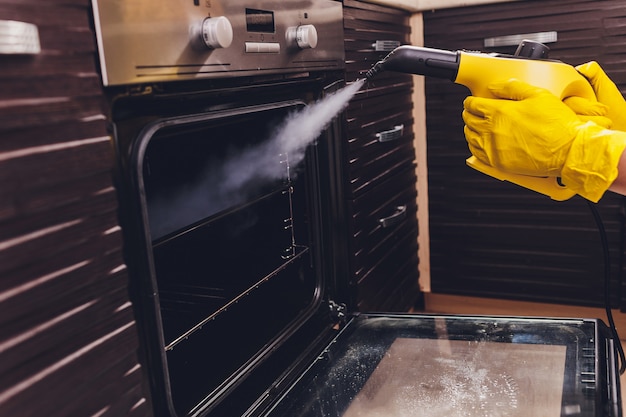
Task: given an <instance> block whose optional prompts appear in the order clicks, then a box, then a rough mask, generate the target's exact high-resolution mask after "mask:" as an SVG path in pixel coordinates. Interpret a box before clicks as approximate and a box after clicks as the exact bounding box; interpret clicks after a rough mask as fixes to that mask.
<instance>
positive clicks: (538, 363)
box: [268, 315, 617, 417]
mask: <svg viewBox="0 0 626 417" xmlns="http://www.w3.org/2000/svg"><path fill="white" fill-rule="evenodd" d="M599 324H601V323H598V322H597V321H594V320H557V319H554V320H552V319H524V318H489V317H476V318H472V317H455V316H412V315H406V316H395V317H393V316H383V315H369V316H365V315H362V316H360V317H357V318H356V319H355V320H353V321H352V322H351V323H350V324H349V325H348V326H346V328H345V329H344V330H343V331H342V333H341V334H340V335H338V337H337V338H336V339H335V340H334V341H333V342H332V343H331V344H330V345H329V346H328V348H327V349H326V350H325V351H324V352H323V353H322V354H321V355H319V358H318V359H317V360H316V361H315V363H314V364H313V365H312V366H311V367H310V368H309V369H308V370H307V372H306V373H305V374H304V375H303V376H302V377H301V378H300V380H299V382H298V383H297V384H295V385H294V387H292V389H291V391H290V392H289V393H288V394H286V396H285V397H284V398H283V399H282V401H280V402H279V403H278V405H277V406H276V407H275V408H274V409H273V410H272V411H271V412H270V413H269V414H268V415H271V416H272V417H278V416H281V417H283V416H290V417H340V416H341V417H355V416H360V417H369V416H371V417H382V416H385V417H400V416H414V417H420V416H427V417H439V416H441V417H450V416H463V417H474V416H476V417H489V416H494V417H496V416H510V417H518V416H519V417H528V416H545V417H560V416H598V417H599V416H607V415H615V414H613V413H611V412H609V411H608V410H609V409H611V407H610V402H611V401H616V400H615V399H616V398H617V396H616V392H613V393H612V394H607V389H606V387H607V382H608V381H610V379H611V378H607V373H606V370H607V365H610V361H607V354H606V352H609V351H610V346H611V344H610V343H605V342H607V340H606V339H605V338H604V337H603V336H602V332H600V331H599V327H598V325H599ZM608 356H610V355H608ZM614 388H615V386H614ZM609 391H610V390H609ZM610 398H612V399H610Z"/></svg>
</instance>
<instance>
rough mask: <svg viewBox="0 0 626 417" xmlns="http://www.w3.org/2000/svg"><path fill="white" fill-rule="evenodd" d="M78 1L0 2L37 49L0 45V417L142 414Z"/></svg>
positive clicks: (89, 36) (112, 197)
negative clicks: (33, 37)
mask: <svg viewBox="0 0 626 417" xmlns="http://www.w3.org/2000/svg"><path fill="white" fill-rule="evenodd" d="M89 4H90V3H89V2H86V1H63V2H41V1H35V0H20V1H0V16H2V19H3V20H14V21H21V22H26V23H30V24H34V25H36V26H37V28H38V32H39V38H40V44H41V52H40V53H38V54H32V55H28V54H26V55H2V54H0V85H1V86H0V108H1V109H2V110H1V111H0V277H1V279H0V282H1V284H0V328H1V329H2V330H1V332H0V334H1V335H2V336H1V338H2V342H1V347H0V352H1V354H0V415H2V416H50V417H53V416H58V417H61V416H89V415H98V416H102V417H107V416H133V417H139V416H146V415H150V414H151V409H150V406H149V401H146V395H145V391H144V390H143V388H142V368H141V366H140V365H139V361H138V357H137V347H138V337H137V329H136V326H135V319H134V315H133V309H132V306H131V304H130V302H129V299H128V294H127V292H128V275H127V272H126V267H125V266H124V261H123V257H122V236H121V235H122V231H121V229H120V227H119V225H118V221H117V199H116V193H115V190H114V188H113V181H112V178H111V166H112V160H113V151H112V146H111V142H110V140H109V137H108V133H107V128H106V123H105V116H104V114H103V108H104V106H103V95H102V88H101V84H100V77H99V75H98V71H97V67H96V63H97V53H96V44H95V36H94V34H93V32H92V31H91V27H90V15H91V10H90V6H89ZM7 36H8V35H7V34H6V32H4V33H3V35H2V36H0V37H3V39H2V40H6V38H7ZM0 42H2V41H0Z"/></svg>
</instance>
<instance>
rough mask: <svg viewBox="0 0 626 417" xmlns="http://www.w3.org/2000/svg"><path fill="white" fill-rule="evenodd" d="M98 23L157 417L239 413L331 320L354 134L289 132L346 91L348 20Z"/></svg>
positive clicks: (284, 9) (228, 7) (208, 5)
mask: <svg viewBox="0 0 626 417" xmlns="http://www.w3.org/2000/svg"><path fill="white" fill-rule="evenodd" d="M94 15H95V18H96V28H97V30H98V42H99V52H100V63H101V66H102V69H103V75H102V78H103V83H104V84H105V87H106V90H107V94H108V96H109V99H110V103H111V109H110V110H111V122H112V123H111V128H112V131H113V137H114V139H115V141H114V143H115V148H116V153H117V159H118V160H117V167H118V168H117V175H116V177H117V181H116V182H117V187H118V190H119V191H120V204H121V206H120V207H121V208H120V217H121V223H122V225H123V229H124V235H125V247H126V262H127V264H128V267H129V271H130V274H131V282H130V286H131V295H132V299H133V302H134V305H135V308H136V311H137V318H138V323H139V328H140V332H141V336H142V341H143V343H142V347H143V349H142V352H143V355H142V356H143V358H144V364H145V366H144V367H145V369H146V381H148V382H149V386H150V387H149V389H150V392H151V396H152V400H153V403H154V408H155V412H156V414H158V415H178V416H187V415H205V414H206V413H209V412H211V413H213V414H215V413H220V412H222V411H220V410H228V411H223V412H224V413H226V415H237V413H243V412H244V411H245V409H246V408H247V407H250V406H251V404H253V403H254V402H255V401H256V400H257V399H258V398H259V397H261V396H262V394H263V390H264V389H265V387H267V386H270V385H271V383H272V382H273V381H275V380H277V379H278V378H279V377H280V376H281V374H282V373H283V372H284V368H285V364H286V363H288V362H291V361H295V360H296V359H297V357H299V356H300V355H301V354H302V351H303V350H306V348H307V346H306V345H301V342H300V341H298V342H297V344H298V348H297V349H296V347H294V346H292V345H290V344H289V343H286V342H287V341H288V340H289V339H290V338H291V337H292V336H294V335H295V334H297V333H298V332H299V333H303V332H307V333H309V332H311V331H314V332H315V333H318V332H319V331H320V330H321V329H322V328H323V327H324V326H325V325H326V323H325V322H327V320H328V319H327V317H326V315H330V313H328V314H321V313H320V312H319V309H320V305H321V304H322V303H323V302H324V303H326V304H327V303H328V300H329V297H331V295H330V294H331V292H330V291H329V289H328V288H326V283H327V282H330V281H331V279H330V277H331V276H333V275H334V274H333V268H335V266H333V261H332V258H333V257H334V256H335V255H334V253H337V250H336V249H335V248H334V246H335V245H336V243H334V242H336V241H337V239H335V238H334V235H335V234H336V232H335V230H334V224H333V223H335V224H336V223H337V222H339V219H338V210H337V209H336V208H335V207H334V206H335V205H336V201H337V200H338V197H337V189H338V184H337V182H338V181H340V175H339V174H338V172H337V171H338V169H339V168H338V166H337V163H338V158H339V157H338V155H337V151H338V149H339V146H340V144H341V137H342V131H343V125H342V121H341V120H342V119H341V118H340V117H336V118H331V119H330V120H329V121H327V122H323V124H322V125H312V126H299V125H296V126H295V133H298V137H297V138H296V137H295V135H294V127H293V126H292V127H291V128H289V129H291V130H289V129H287V130H285V124H287V123H289V121H290V120H292V119H293V117H294V115H297V114H300V113H302V112H303V111H304V110H305V109H307V108H310V106H311V105H312V104H314V103H315V102H316V101H318V100H320V99H323V98H324V97H327V96H331V95H333V94H334V93H335V92H336V91H337V90H340V89H341V88H342V87H343V86H344V72H343V69H344V66H345V62H344V52H343V15H342V5H341V3H340V2H336V1H330V0H313V1H311V0H306V1H290V2H283V1H278V0H277V1H262V2H259V1H232V0H228V1H221V2H220V1H215V0H213V1H211V2H208V1H204V0H202V1H201V2H199V1H194V0H189V1H184V2H183V1H180V2H179V1H165V0H158V1H156V2H155V1H150V2H147V1H128V2H108V1H95V2H94ZM281 128H282V130H281ZM302 129H307V132H304V133H306V134H307V135H304V136H306V137H305V138H304V139H302V137H301V136H302V135H299V133H301V131H302ZM313 130H319V132H316V133H311V132H310V131H313ZM281 132H282V133H281ZM311 135H312V136H311ZM322 260H324V262H322ZM317 316H320V317H319V318H315V317H317ZM312 318H314V319H313V320H312V321H311V319H312ZM315 337H316V338H317V337H318V336H317V335H316V336H315ZM298 339H299V340H300V339H301V338H298ZM301 340H303V341H304V340H306V339H303V338H302V339H301ZM251 381H254V384H252V382H251ZM270 397H271V396H270ZM244 405H245V406H244Z"/></svg>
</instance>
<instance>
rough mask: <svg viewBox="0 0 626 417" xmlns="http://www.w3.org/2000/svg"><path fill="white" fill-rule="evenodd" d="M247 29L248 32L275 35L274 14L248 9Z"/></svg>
mask: <svg viewBox="0 0 626 417" xmlns="http://www.w3.org/2000/svg"><path fill="white" fill-rule="evenodd" d="M246 29H247V30H248V32H263V33H274V32H275V31H276V27H275V26H274V12H272V11H267V10H258V9H246Z"/></svg>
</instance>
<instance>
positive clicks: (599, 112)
mask: <svg viewBox="0 0 626 417" xmlns="http://www.w3.org/2000/svg"><path fill="white" fill-rule="evenodd" d="M563 103H565V104H567V106H568V107H569V108H570V109H572V110H573V111H574V113H576V115H577V116H578V118H579V119H580V120H582V121H583V122H594V123H595V124H597V125H600V126H602V127H604V128H606V129H610V128H611V127H613V121H612V120H611V119H610V118H608V117H607V114H608V111H609V108H608V106H606V105H604V104H602V103H600V102H599V101H591V100H587V99H586V98H582V97H576V96H572V97H567V98H566V99H565V100H563Z"/></svg>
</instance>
